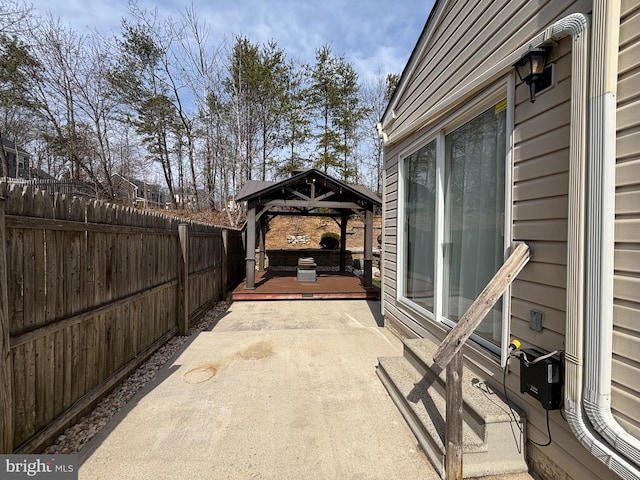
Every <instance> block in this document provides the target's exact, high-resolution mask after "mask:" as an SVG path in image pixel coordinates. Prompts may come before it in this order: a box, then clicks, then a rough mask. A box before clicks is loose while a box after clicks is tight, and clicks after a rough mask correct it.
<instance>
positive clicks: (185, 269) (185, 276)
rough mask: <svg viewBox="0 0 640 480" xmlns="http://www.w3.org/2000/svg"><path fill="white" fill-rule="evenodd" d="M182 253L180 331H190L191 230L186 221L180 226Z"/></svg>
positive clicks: (179, 257)
mask: <svg viewBox="0 0 640 480" xmlns="http://www.w3.org/2000/svg"><path fill="white" fill-rule="evenodd" d="M178 235H179V237H180V250H181V254H180V255H179V256H178V271H179V272H180V290H179V291H180V297H179V301H178V333H179V335H187V334H188V332H189V230H188V227H187V225H186V224H185V223H181V224H180V225H179V226H178Z"/></svg>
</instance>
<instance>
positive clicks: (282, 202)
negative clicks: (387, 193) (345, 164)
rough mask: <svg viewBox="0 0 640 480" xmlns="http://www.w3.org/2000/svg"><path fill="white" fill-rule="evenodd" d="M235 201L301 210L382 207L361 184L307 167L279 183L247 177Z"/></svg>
mask: <svg viewBox="0 0 640 480" xmlns="http://www.w3.org/2000/svg"><path fill="white" fill-rule="evenodd" d="M236 201H246V202H248V204H249V208H252V207H259V206H264V207H285V208H286V207H291V208H296V209H300V210H305V211H308V210H313V209H317V208H330V209H367V210H371V209H373V207H374V206H381V205H382V202H381V200H380V198H379V197H378V196H377V195H376V194H375V193H374V192H373V191H372V190H371V189H369V188H367V187H365V186H364V185H349V184H346V183H344V182H341V181H340V180H336V179H335V178H333V177H330V176H329V175H327V174H325V173H323V172H321V171H320V170H316V169H310V170H305V171H303V172H299V173H296V174H294V175H292V176H291V177H289V178H287V179H285V180H282V181H280V182H260V181H254V180H249V181H248V182H246V183H245V184H244V186H243V187H242V188H241V189H240V191H239V192H238V195H237V196H236Z"/></svg>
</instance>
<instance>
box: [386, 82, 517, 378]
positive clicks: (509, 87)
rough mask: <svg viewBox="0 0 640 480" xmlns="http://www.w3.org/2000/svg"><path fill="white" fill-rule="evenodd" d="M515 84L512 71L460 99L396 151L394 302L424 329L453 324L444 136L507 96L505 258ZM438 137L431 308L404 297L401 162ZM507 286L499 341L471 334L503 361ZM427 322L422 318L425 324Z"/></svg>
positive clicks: (508, 237) (508, 235)
mask: <svg viewBox="0 0 640 480" xmlns="http://www.w3.org/2000/svg"><path fill="white" fill-rule="evenodd" d="M514 89H515V80H514V77H513V73H511V74H510V75H508V76H506V77H504V78H502V79H501V80H500V81H498V82H496V83H495V84H494V85H493V86H492V87H491V88H489V89H487V90H486V91H485V92H484V93H483V94H480V95H477V96H476V97H474V98H473V99H472V100H470V101H466V102H461V103H459V104H458V105H456V107H455V108H453V109H452V110H451V111H449V112H447V113H446V114H443V115H441V116H439V118H438V120H437V121H436V122H434V123H433V124H432V125H431V126H428V127H427V128H425V129H424V130H423V132H422V134H421V135H420V137H419V138H418V139H416V140H415V141H414V142H412V143H411V144H410V145H409V146H407V148H405V149H403V150H402V151H401V152H400V153H399V155H398V197H397V198H398V210H397V211H398V219H399V221H398V222H397V223H396V238H397V242H398V243H397V245H398V247H397V248H398V250H397V252H398V253H397V257H396V258H397V261H398V265H397V267H396V268H397V274H396V302H397V304H398V305H399V306H401V307H402V308H403V309H405V310H408V313H409V314H410V315H413V316H416V315H417V316H418V317H419V319H420V320H423V322H422V326H423V327H424V328H428V324H429V322H431V323H433V324H437V325H441V326H444V327H445V328H446V329H449V328H452V327H453V326H454V325H455V322H452V321H450V320H448V319H446V318H444V317H443V316H442V309H443V308H442V303H443V301H444V299H443V281H444V280H443V271H444V252H443V248H442V247H443V239H444V238H443V237H444V190H445V189H444V186H445V178H444V175H445V154H446V152H445V136H446V135H447V134H448V133H450V132H452V131H454V130H455V129H457V128H459V127H461V126H462V125H464V124H465V123H467V122H469V121H470V120H472V119H474V118H476V117H477V116H479V115H480V114H482V113H483V112H485V111H486V110H488V109H489V108H491V106H492V105H496V104H498V103H499V102H501V101H504V100H506V122H505V123H506V128H505V132H504V134H505V179H504V189H505V191H504V222H503V231H504V245H503V259H506V258H507V255H508V253H509V248H510V245H511V243H512V229H511V217H512V215H511V210H512V169H513V160H512V159H513V130H514V120H513V119H514V103H515V102H514V100H515V99H514V97H515V94H514ZM432 141H435V142H436V206H435V208H436V221H435V228H436V233H435V236H434V242H435V244H434V248H433V253H434V259H433V265H434V269H435V272H434V280H435V282H434V309H433V312H430V311H429V310H427V309H426V308H424V307H422V306H421V305H418V304H417V303H415V302H414V301H413V300H411V299H410V298H407V297H405V296H404V292H405V287H406V278H405V277H406V274H405V272H404V270H405V259H406V254H407V252H406V235H405V222H406V220H405V219H406V215H405V211H406V210H405V209H406V205H405V193H406V192H405V178H406V177H405V173H406V166H405V162H406V160H407V158H409V157H410V156H411V155H412V154H414V153H415V152H417V151H418V150H419V149H421V148H422V147H424V146H426V145H428V144H429V143H430V142H432ZM510 297H511V295H510V288H508V289H507V291H506V292H505V293H504V295H503V297H502V301H503V308H502V327H501V328H502V335H501V345H500V346H498V345H495V344H493V343H491V342H489V341H488V340H486V339H484V338H482V337H480V336H479V335H475V334H474V335H472V336H471V340H473V341H474V342H475V343H476V344H478V345H480V346H482V347H483V348H484V349H486V350H489V351H490V352H492V353H494V354H496V355H499V356H500V357H501V363H502V364H503V365H504V362H505V361H506V348H507V345H508V344H509V341H508V339H509V334H510V332H509V327H510V322H509V319H510V316H511V305H510ZM425 322H426V323H425Z"/></svg>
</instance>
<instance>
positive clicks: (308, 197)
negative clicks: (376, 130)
mask: <svg viewBox="0 0 640 480" xmlns="http://www.w3.org/2000/svg"><path fill="white" fill-rule="evenodd" d="M236 201H238V202H242V201H244V202H247V223H246V239H247V240H246V248H247V256H246V269H247V281H246V287H245V288H246V289H250V290H251V289H254V288H255V267H256V254H255V252H256V240H257V243H258V245H259V257H258V268H259V269H260V270H261V271H262V270H264V240H265V234H266V226H267V224H268V222H269V220H270V219H271V218H273V217H275V216H278V215H299V216H326V217H332V218H334V219H336V221H337V218H340V221H339V222H338V223H339V225H340V271H342V272H344V271H345V270H346V265H345V260H344V258H345V251H346V230H347V222H348V219H349V216H350V215H352V214H356V215H358V216H360V217H361V218H362V219H363V220H364V224H365V235H364V265H363V266H364V274H363V286H364V287H371V286H372V267H373V212H374V208H375V207H381V206H382V203H381V200H380V198H379V197H378V196H377V195H376V194H375V193H374V192H372V191H371V190H370V189H369V188H367V187H365V186H363V185H348V184H346V183H344V182H341V181H340V180H336V179H335V178H332V177H330V176H329V175H327V174H326V173H323V172H321V171H320V170H316V169H310V170H305V171H302V172H297V173H294V174H293V175H292V176H291V177H289V178H287V179H285V180H282V181H280V182H260V181H253V180H250V181H248V182H246V183H245V184H244V186H243V187H242V188H241V189H240V191H239V192H238V195H237V196H236Z"/></svg>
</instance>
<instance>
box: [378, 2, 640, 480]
mask: <svg viewBox="0 0 640 480" xmlns="http://www.w3.org/2000/svg"><path fill="white" fill-rule="evenodd" d="M632 4H633V5H632ZM635 4H637V0H625V1H624V2H623V11H624V12H625V15H626V16H627V17H628V18H632V17H633V19H634V22H637V15H638V12H637V10H638V7H637V6H636V5H635ZM625 6H626V10H625ZM436 8H439V9H441V11H438V12H436V13H437V14H436V15H433V17H432V19H433V21H434V22H435V21H436V20H437V21H438V23H437V24H434V25H427V28H426V29H425V38H426V39H428V41H427V42H426V43H421V44H419V45H418V46H417V47H416V54H417V53H418V52H420V55H421V57H420V58H418V57H417V58H414V59H412V63H411V64H410V65H409V66H408V69H407V72H410V73H411V75H410V78H408V79H403V81H404V82H405V83H404V87H403V90H402V91H401V92H400V93H399V97H398V98H397V99H395V100H394V102H395V103H394V104H393V105H392V108H393V112H394V116H395V119H394V120H390V121H389V124H388V125H385V132H386V133H387V134H388V135H389V138H390V143H388V144H387V146H386V147H385V168H386V178H385V189H386V197H385V200H384V201H385V208H386V209H387V213H386V216H385V246H384V249H385V250H384V251H385V264H384V265H385V270H386V271H385V272H384V282H385V290H384V298H383V302H384V311H385V320H386V322H387V324H392V325H393V326H394V327H395V328H396V330H397V331H399V332H400V334H401V335H403V336H408V337H412V336H420V337H425V338H430V339H432V340H434V341H438V340H439V339H441V338H443V336H444V335H445V334H446V331H447V330H446V329H444V328H443V327H442V326H441V325H439V324H436V323H434V322H431V321H428V320H426V319H424V318H421V317H420V315H418V314H417V313H415V312H412V311H411V310H410V309H409V308H408V307H407V306H405V305H404V304H400V303H399V302H398V301H397V299H396V298H397V291H396V288H397V287H396V284H397V277H398V275H401V274H402V272H399V271H398V258H397V256H400V255H401V253H402V252H401V246H399V245H398V244H397V241H398V237H397V227H398V225H402V222H403V219H397V220H396V221H395V223H394V216H395V217H397V213H398V210H397V209H398V205H399V203H400V202H401V201H402V199H399V198H398V182H399V181H401V179H399V178H398V159H399V155H400V153H401V152H402V153H403V154H404V153H405V152H407V149H409V148H410V147H411V145H413V144H414V143H415V142H417V141H419V140H420V139H423V138H424V134H425V133H426V132H427V131H428V130H430V129H433V128H434V127H435V126H436V125H438V124H439V123H440V122H441V121H442V118H441V117H440V114H439V112H438V110H437V109H438V105H439V104H441V102H442V100H443V99H444V98H445V97H446V96H447V95H448V94H450V93H451V92H454V91H455V90H456V89H457V88H459V87H460V86H461V85H464V84H466V83H467V82H471V81H473V80H474V79H475V78H477V77H478V76H480V75H482V74H483V73H484V72H485V71H487V70H488V69H490V68H492V67H493V66H494V65H495V64H496V63H497V62H498V61H500V60H501V59H502V58H504V57H505V56H506V55H508V54H509V53H511V52H513V51H514V50H516V49H517V48H519V47H520V46H522V45H525V44H526V43H527V41H528V40H529V39H530V38H533V37H534V36H535V35H537V34H539V33H540V32H541V31H543V30H544V29H545V28H546V27H548V26H549V25H550V24H552V23H553V22H554V21H555V20H558V19H560V18H562V17H564V16H566V15H568V14H570V13H574V12H581V13H589V12H590V11H591V9H592V6H591V2H590V1H583V0H577V1H570V0H540V1H536V2H529V1H526V0H511V1H507V0H499V1H497V2H477V1H473V0H459V1H442V0H440V1H438V2H436ZM626 21H627V22H628V21H629V20H626ZM623 28H626V31H627V32H628V33H627V34H626V38H628V39H630V38H631V37H633V38H634V39H637V37H638V33H637V32H640V24H637V23H635V24H633V25H626V24H625V25H623ZM637 43H638V42H637V41H636V40H634V41H633V42H631V41H629V40H627V45H626V49H624V50H622V51H621V53H620V58H621V61H620V65H621V68H622V66H624V69H625V70H624V74H622V75H621V76H620V83H619V92H618V93H619V99H621V105H620V107H621V110H620V112H619V116H620V117H621V118H623V119H626V120H625V122H626V123H628V124H630V125H628V126H626V127H625V128H624V130H621V131H619V132H618V138H617V148H618V154H619V159H618V166H617V182H618V183H617V185H618V192H617V193H618V200H617V207H618V208H619V209H624V212H625V213H620V212H622V210H619V215H618V218H617V224H616V240H617V241H618V242H619V243H618V249H617V250H616V264H617V265H623V266H624V268H627V269H629V268H631V267H630V266H629V265H635V267H633V268H634V270H633V271H632V272H629V271H624V272H622V271H621V270H616V275H617V276H619V275H620V274H621V273H624V277H625V278H624V282H623V283H622V284H617V286H616V293H617V294H618V295H623V292H629V291H630V292H631V295H633V288H635V286H636V284H635V283H633V282H629V280H630V279H632V280H637V279H640V243H638V242H639V241H640V240H639V239H640V212H639V211H638V208H640V207H638V208H636V207H637V201H636V200H637V196H636V195H637V193H638V192H640V156H638V150H639V148H638V146H639V145H640V126H639V125H638V124H637V123H634V122H637V121H638V115H637V114H635V115H634V106H635V107H636V108H635V111H636V112H637V111H640V105H638V103H637V102H638V101H640V92H639V91H638V88H639V86H640V70H639V69H638V65H637V61H636V60H637V58H638V52H640V48H638V45H637ZM571 54H572V52H571V41H570V40H569V39H565V40H562V41H561V42H560V43H559V45H558V49H557V50H556V51H555V53H554V57H553V58H552V59H551V61H552V62H553V63H554V64H555V80H556V84H555V85H554V86H553V87H552V88H550V89H548V90H546V91H544V92H542V93H540V94H539V95H538V96H537V98H536V102H535V104H533V105H532V104H530V103H529V100H528V88H527V86H526V85H522V84H521V83H520V82H519V81H518V82H517V88H516V92H515V95H516V98H515V100H516V101H515V111H514V114H515V117H514V121H515V129H514V136H513V142H514V148H513V155H512V161H513V170H512V182H513V186H512V217H513V219H512V220H513V226H512V236H513V240H514V241H526V242H527V243H528V244H529V245H530V246H531V248H532V252H533V259H532V261H531V262H530V263H529V265H527V267H526V268H525V269H524V270H523V271H522V272H521V274H520V275H519V276H518V279H517V280H516V281H515V283H514V285H513V287H512V289H511V306H510V308H511V312H510V313H511V335H512V337H514V338H519V339H521V340H522V341H523V344H524V345H525V346H537V347H540V348H542V349H545V350H547V351H551V350H555V349H560V350H562V349H563V348H564V334H565V323H566V314H565V308H566V307H565V305H566V276H567V272H566V264H567V193H568V178H569V172H568V165H569V164H568V160H569V136H570V93H571V92H570V90H571V70H572V65H571V63H572V59H571ZM634 58H635V59H636V60H633V59H634ZM625 92H628V93H625ZM623 96H624V97H626V98H627V100H626V102H627V103H625V104H623V103H622V98H623ZM509 108H511V106H509ZM427 112H430V113H432V114H433V115H430V116H429V117H427V116H426V114H427ZM430 133H433V132H430ZM634 212H635V213H634ZM634 242H635V243H634ZM621 246H625V247H628V248H622V249H621V248H620V247H621ZM628 259H631V260H628ZM638 287H639V288H640V286H638ZM629 288H631V290H629ZM618 292H620V293H618ZM624 295H625V296H629V295H630V294H629V293H624ZM636 297H637V294H636ZM636 302H637V300H636ZM531 309H535V310H540V311H542V312H544V329H543V330H542V332H535V331H533V330H531V329H530V328H529V313H530V310H531ZM615 316H616V319H615V322H616V329H617V330H616V339H615V340H614V345H618V346H619V349H620V350H619V351H620V352H621V351H622V350H621V348H622V346H623V345H625V346H626V345H628V344H629V341H630V340H631V341H632V342H633V341H636V340H637V338H638V329H639V328H640V327H638V323H640V322H638V318H640V304H638V303H634V302H631V301H630V300H628V299H624V300H623V299H622V298H618V299H617V300H616V305H615ZM629 337H631V339H630V338H629ZM625 348H626V347H625ZM634 351H635V352H640V344H639V345H637V346H636V348H635V350H634ZM472 355H473V353H472ZM636 356H637V353H636ZM474 358H475V357H474ZM478 358H482V356H481V355H478ZM482 361H484V362H485V363H482V364H481V365H480V363H479V365H480V368H482V369H483V370H484V371H486V372H491V373H489V374H488V376H489V377H494V378H495V379H501V372H500V371H499V366H497V365H496V364H495V363H491V364H490V363H489V361H488V360H481V362H482ZM616 362H617V363H616ZM639 367H640V361H639V360H638V359H637V358H636V359H635V360H634V361H621V360H620V359H619V358H614V377H615V376H616V375H617V376H618V377H622V376H632V377H631V378H634V380H633V382H626V383H627V385H629V384H633V385H634V386H636V385H637V384H638V382H637V379H638V378H640V375H639V370H638V368H639ZM518 375H519V368H518V366H517V364H515V365H513V364H512V367H511V373H510V375H509V376H508V378H507V382H508V386H509V390H510V394H509V395H510V397H511V399H512V401H514V402H515V403H517V404H518V405H519V406H520V407H522V408H523V409H524V410H525V411H526V413H527V417H528V426H527V427H528V436H529V438H530V439H532V440H534V441H536V442H545V441H546V439H547V432H546V418H545V412H544V410H543V409H542V408H541V406H540V403H539V402H537V401H536V400H535V399H534V398H533V397H530V396H528V395H522V394H520V393H519V378H518ZM627 378H629V377H627ZM499 384H500V381H499V380H496V386H497V387H501V385H499ZM636 388H637V387H636ZM614 389H615V387H614ZM614 397H615V399H614V409H617V410H616V416H617V417H618V419H619V420H620V422H621V423H622V424H624V425H625V426H627V425H628V424H629V423H633V421H632V420H630V418H633V417H637V416H638V414H637V412H638V411H640V407H639V406H637V405H635V404H634V403H633V402H635V401H636V400H635V398H637V397H640V392H636V391H635V389H632V388H627V389H626V390H622V389H621V388H619V387H618V391H617V393H614ZM630 402H631V403H630ZM630 407H631V408H635V412H634V413H633V415H630V414H629V413H628V411H629V408H630ZM550 422H551V431H552V436H553V444H552V446H551V447H548V448H538V447H536V446H534V445H532V444H529V445H528V447H527V450H528V456H529V459H535V462H536V465H538V466H540V468H543V469H544V465H545V462H546V461H547V460H550V461H551V462H553V463H555V465H556V466H557V467H559V468H560V469H561V470H563V471H564V472H563V475H564V473H566V475H567V476H568V478H573V479H582V478H595V479H602V480H604V479H607V480H609V479H611V478H612V477H613V476H614V475H612V472H611V471H610V470H609V469H608V468H607V467H606V466H605V465H604V464H602V463H601V462H600V461H598V460H596V459H595V458H594V457H593V456H592V455H591V454H590V453H589V452H587V451H586V450H585V449H584V448H583V447H582V446H581V445H580V444H579V442H578V441H577V440H576V438H575V436H574V434H573V433H572V432H571V430H570V428H569V426H568V424H567V423H566V421H564V420H563V419H562V417H561V415H560V414H559V412H557V411H553V412H550ZM625 422H626V423H625ZM542 457H544V459H542V460H539V459H541V458H542ZM554 468H556V467H554ZM548 472H552V473H550V474H549V476H547V477H546V478H559V477H554V475H553V472H558V470H549V471H548ZM537 473H542V472H541V471H539V472H537ZM560 478H565V477H564V476H563V477H560Z"/></svg>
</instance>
